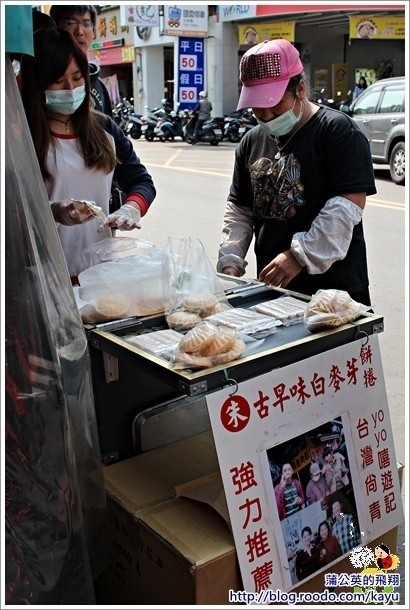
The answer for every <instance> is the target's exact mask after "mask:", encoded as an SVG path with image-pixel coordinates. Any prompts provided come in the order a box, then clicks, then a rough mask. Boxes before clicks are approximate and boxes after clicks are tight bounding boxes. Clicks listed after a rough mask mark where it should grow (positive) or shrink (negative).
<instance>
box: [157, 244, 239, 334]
mask: <svg viewBox="0 0 410 610" xmlns="http://www.w3.org/2000/svg"><path fill="white" fill-rule="evenodd" d="M163 278H164V299H165V315H166V321H167V323H168V325H169V327H170V328H172V329H174V330H181V331H185V330H190V329H191V328H193V327H194V326H195V325H196V324H198V323H199V322H200V321H201V320H202V319H204V318H206V317H208V316H210V315H213V314H215V313H218V312H220V311H222V310H224V309H228V308H229V307H230V305H229V303H228V299H227V298H226V295H225V292H224V289H223V285H222V282H221V280H220V278H219V277H218V276H217V274H216V272H215V270H214V269H213V267H212V265H211V262H210V260H209V259H208V257H207V255H206V253H205V249H204V246H203V244H202V243H201V242H200V241H199V240H198V239H197V238H195V237H181V238H177V237H170V238H169V239H168V242H167V244H166V246H165V248H164V273H163Z"/></svg>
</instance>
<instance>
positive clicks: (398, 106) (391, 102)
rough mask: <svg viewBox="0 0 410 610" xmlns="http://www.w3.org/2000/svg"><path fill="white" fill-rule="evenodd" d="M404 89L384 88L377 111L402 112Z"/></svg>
mask: <svg viewBox="0 0 410 610" xmlns="http://www.w3.org/2000/svg"><path fill="white" fill-rule="evenodd" d="M403 109H404V90H403V89H386V90H385V91H384V95H383V97H382V101H381V104H380V109H379V112H403Z"/></svg>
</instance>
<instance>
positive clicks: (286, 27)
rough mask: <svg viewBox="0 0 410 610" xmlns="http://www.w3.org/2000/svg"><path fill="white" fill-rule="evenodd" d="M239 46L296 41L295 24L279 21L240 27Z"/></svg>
mask: <svg viewBox="0 0 410 610" xmlns="http://www.w3.org/2000/svg"><path fill="white" fill-rule="evenodd" d="M238 31H239V44H246V45H249V46H252V45H253V44H257V43H258V42H263V41H264V40H273V39H274V38H285V39H286V40H289V42H294V41H295V22H294V21H277V22H274V23H253V24H249V23H247V24H246V25H241V26H239V30H238Z"/></svg>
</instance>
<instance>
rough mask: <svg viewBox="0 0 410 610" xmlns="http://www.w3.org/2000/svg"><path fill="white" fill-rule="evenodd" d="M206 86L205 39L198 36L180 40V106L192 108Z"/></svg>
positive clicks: (182, 108)
mask: <svg viewBox="0 0 410 610" xmlns="http://www.w3.org/2000/svg"><path fill="white" fill-rule="evenodd" d="M204 88H205V41H204V40H199V39H198V38H183V37H182V36H181V37H180V38H179V40H178V102H179V104H180V105H179V108H180V109H181V110H185V109H187V108H189V109H192V108H194V107H195V106H196V104H197V102H198V100H199V92H200V91H201V90H202V89H204Z"/></svg>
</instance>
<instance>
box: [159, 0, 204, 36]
mask: <svg viewBox="0 0 410 610" xmlns="http://www.w3.org/2000/svg"><path fill="white" fill-rule="evenodd" d="M164 34H165V36H197V37H199V38H205V37H206V36H208V5H207V4H204V5H198V6H196V5H194V6H189V5H186V4H180V5H174V6H167V5H164Z"/></svg>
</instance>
